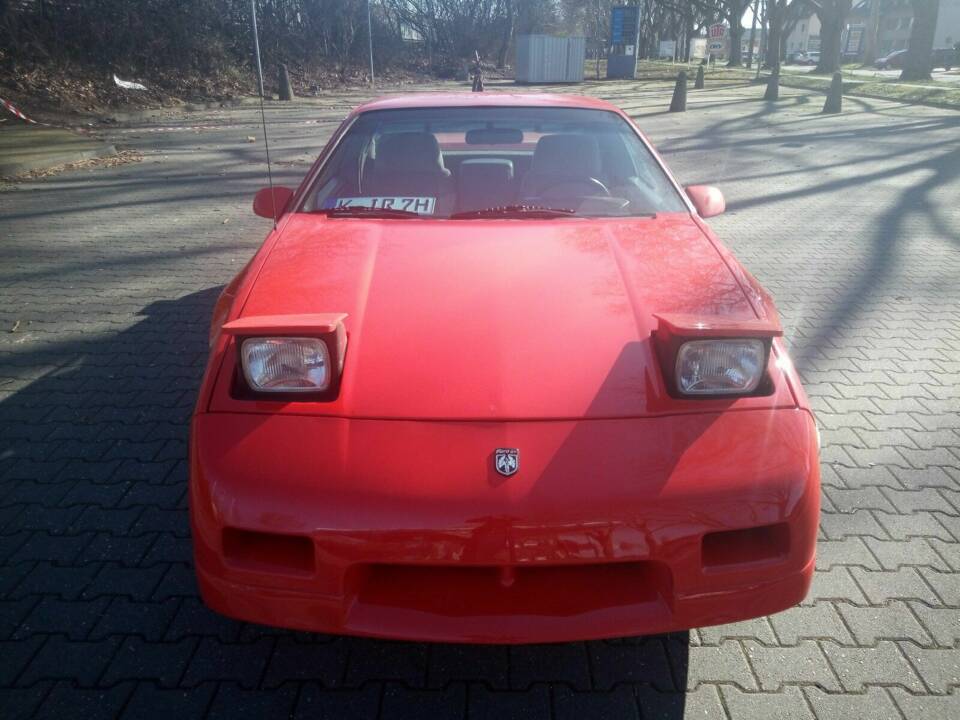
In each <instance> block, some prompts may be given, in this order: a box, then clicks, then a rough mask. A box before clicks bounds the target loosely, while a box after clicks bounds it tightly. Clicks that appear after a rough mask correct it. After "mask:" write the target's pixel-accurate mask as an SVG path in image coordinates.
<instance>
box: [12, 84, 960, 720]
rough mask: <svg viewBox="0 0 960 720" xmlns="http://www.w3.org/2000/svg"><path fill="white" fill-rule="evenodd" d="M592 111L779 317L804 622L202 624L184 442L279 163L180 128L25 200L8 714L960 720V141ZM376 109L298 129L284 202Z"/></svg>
mask: <svg viewBox="0 0 960 720" xmlns="http://www.w3.org/2000/svg"><path fill="white" fill-rule="evenodd" d="M448 87H450V86H448ZM491 89H492V90H497V89H498V88H496V87H495V86H494V87H492V88H491ZM408 90H409V88H404V89H403V91H404V92H406V91H408ZM557 90H558V89H557V88H551V91H557ZM582 90H583V91H585V92H588V93H593V94H598V95H601V96H604V97H607V98H609V99H611V100H613V101H614V102H616V103H618V104H620V105H622V106H624V107H626V108H627V109H628V110H629V111H630V112H632V113H633V114H634V115H635V116H636V117H637V118H638V119H639V121H640V123H641V125H642V126H643V127H644V128H645V129H646V130H647V132H648V134H649V135H650V137H651V138H652V139H653V141H654V142H655V143H657V145H658V146H659V147H660V149H661V150H662V151H663V153H664V155H665V156H666V158H667V160H668V162H669V163H670V164H671V165H672V166H673V168H674V169H675V171H676V172H677V174H678V176H679V177H680V179H681V180H682V181H683V182H685V183H698V182H711V183H716V184H717V185H719V186H721V187H722V189H723V190H724V191H725V193H726V195H727V199H728V207H729V211H728V212H727V214H726V215H724V216H722V217H720V218H717V219H716V221H715V222H713V226H714V227H715V228H716V230H717V231H718V233H719V234H720V235H721V236H722V237H724V238H725V239H726V241H727V242H728V243H729V244H730V246H731V247H732V248H733V249H734V251H735V252H736V253H737V254H738V256H739V257H740V258H741V259H742V260H743V261H744V262H745V264H746V265H747V267H749V268H750V269H751V270H752V271H753V273H754V274H756V275H757V276H758V277H759V278H760V280H761V281H762V282H763V283H764V284H765V285H766V286H767V287H768V288H769V289H770V290H771V292H772V293H773V294H774V296H775V297H776V300H777V302H778V304H779V307H780V309H781V311H782V313H783V316H784V320H785V323H786V326H787V332H788V337H789V340H790V342H791V344H792V348H793V353H794V359H795V361H796V362H797V364H798V366H799V368H800V369H801V371H802V373H803V376H804V378H805V381H806V383H807V389H808V391H809V393H810V395H811V397H812V399H813V402H814V404H815V407H816V410H817V413H818V418H819V423H820V426H821V429H822V435H823V520H822V526H821V531H820V543H819V559H818V565H817V572H816V580H815V582H814V585H813V589H812V591H811V593H810V595H809V597H808V598H807V600H806V601H805V602H804V603H803V604H802V605H801V606H799V607H797V608H795V609H793V610H790V611H787V612H784V613H781V614H778V615H775V616H772V617H769V618H760V619H758V620H754V621H750V622H744V623H738V624H736V625H727V626H721V627H712V628H701V629H696V630H692V631H690V632H689V633H681V634H676V635H671V636H666V637H650V638H624V639H622V640H616V641H605V642H588V643H572V644H564V645H557V646H521V647H509V648H508V647H496V646H495V647H470V646H459V645H430V644H421V643H400V642H377V641H372V640H361V639H349V638H339V637H327V636H319V635H313V634H307V633H294V632H287V631H283V630H277V629H273V628H267V627H259V626H255V625H250V624H245V623H238V622H234V621H231V620H227V619H224V618H222V617H218V616H216V615H214V614H212V613H211V612H209V611H207V610H206V609H204V608H203V606H202V605H201V603H200V602H199V600H198V597H197V590H196V585H195V583H194V579H193V577H192V569H191V559H190V539H189V532H188V523H187V513H186V499H185V496H186V463H185V454H186V440H187V432H186V431H187V420H188V417H189V415H190V411H191V405H192V403H193V400H194V395H195V392H196V387H197V383H198V380H199V377H200V374H201V372H202V368H203V363H204V359H205V353H206V341H207V323H208V318H209V313H210V309H211V306H212V303H213V301H214V299H215V297H216V295H217V292H218V289H219V288H220V287H221V286H222V285H223V284H225V283H226V282H227V281H228V280H229V279H230V278H231V276H232V275H233V274H234V273H235V272H236V271H237V270H238V269H239V268H240V267H241V266H242V264H243V263H244V262H245V261H246V259H247V258H248V257H249V256H250V255H251V253H252V252H253V250H254V248H255V247H256V245H257V244H258V242H259V241H260V240H261V239H262V237H263V235H264V234H265V231H266V229H267V228H266V224H265V221H262V220H260V219H257V218H255V217H253V216H252V214H251V212H250V211H249V203H250V198H251V195H252V193H253V191H254V190H255V189H256V188H257V187H259V186H260V185H262V184H263V173H262V165H261V152H262V144H261V143H260V142H259V141H257V142H253V143H251V142H248V141H247V137H248V136H251V135H252V136H255V137H256V136H257V135H258V125H257V121H256V115H255V111H254V110H253V109H251V108H241V109H232V110H223V111H207V112H204V113H202V114H195V115H190V116H183V117H181V116H176V115H168V116H166V117H161V118H158V119H157V120H156V121H155V122H150V123H142V124H141V125H138V126H134V127H131V128H117V129H116V130H113V131H110V132H107V133H106V139H108V140H110V141H111V142H115V143H119V144H121V145H127V146H132V147H135V148H137V149H140V150H142V151H143V152H144V153H145V157H144V160H143V161H142V162H141V163H136V164H128V165H121V166H118V167H113V168H101V169H94V170H81V171H76V172H71V173H67V174H63V175H60V176H57V177H52V178H48V179H46V180H43V181H35V182H31V183H26V184H19V185H15V186H10V187H7V188H5V189H4V191H3V192H0V241H2V242H0V331H2V332H0V567H2V571H0V717H2V718H4V719H5V720H13V718H20V717H57V718H73V717H76V718H95V717H109V718H113V717H123V718H148V717H164V718H169V717H177V718H178V719H182V720H186V719H187V718H193V717H209V718H219V717H230V718H242V717H256V718H267V717H271V718H272V717H288V716H290V717H298V718H301V717H303V718H305V717H319V718H385V719H386V718H405V717H416V718H448V717H449V718H470V719H471V720H473V719H474V718H486V717H496V718H498V719H501V720H505V719H506V718H511V717H518V718H520V717H522V718H556V719H558V720H559V719H561V718H638V717H643V718H671V719H676V718H731V719H735V718H763V719H767V718H783V719H787V718H812V717H816V718H820V719H821V720H827V719H828V718H843V719H844V720H853V719H856V718H864V719H865V720H866V719H869V720H879V719H881V718H934V719H941V718H943V719H948V718H958V717H960V688H958V685H960V646H958V641H960V449H958V448H960V393H958V388H960V203H958V201H957V198H958V197H960V132H958V130H960V114H957V113H953V112H950V111H946V110H936V109H930V108H918V107H909V106H903V105H897V104H893V103H884V102H879V101H864V100H857V99H852V98H847V99H846V100H845V105H846V109H845V112H844V114H842V115H840V116H823V115H820V114H819V112H818V111H819V108H820V103H821V102H822V96H816V95H813V96H811V95H807V94H804V93H802V92H798V91H791V90H785V91H784V98H783V99H782V100H781V101H780V102H779V103H777V104H776V105H775V106H771V105H768V104H766V103H763V102H762V101H760V100H759V99H758V98H759V95H760V94H761V93H762V89H761V88H754V87H742V86H741V87H732V86H730V87H722V86H721V87H708V88H707V90H706V91H703V92H699V91H691V94H690V101H689V107H690V110H689V111H688V112H687V113H685V114H683V115H676V114H673V115H669V114H667V113H664V112H663V108H665V107H666V105H667V104H668V102H669V87H668V86H667V85H666V84H641V83H630V84H627V83H619V84H613V83H610V84H596V83H588V84H586V85H585V86H583V88H582ZM565 91H568V90H565ZM368 94H369V93H367V92H365V91H354V92H350V93H348V92H343V93H331V94H329V95H328V96H325V97H323V98H321V99H319V100H313V101H299V102H297V103H294V104H293V105H291V106H287V107H285V108H283V109H279V108H278V107H276V106H271V108H270V110H269V113H270V116H271V117H272V119H273V133H274V137H273V143H272V146H273V151H274V156H275V158H276V159H277V160H278V163H277V167H276V168H275V169H276V171H277V174H278V180H279V181H280V182H287V183H294V182H296V180H297V179H298V178H299V177H300V176H301V175H302V174H303V172H304V170H305V168H306V163H307V162H308V161H309V160H310V159H311V158H312V157H313V156H315V155H316V153H317V152H318V150H319V148H320V147H321V146H322V144H323V142H324V141H325V139H326V138H327V137H328V136H329V134H330V132H331V131H332V129H333V128H334V127H335V125H336V123H337V122H338V121H339V119H340V118H342V116H343V115H344V114H345V112H346V110H347V109H348V108H349V107H351V106H352V105H354V104H355V103H356V102H358V101H359V100H361V99H363V98H364V97H366V96H367V95H368ZM154 130H156V132H154ZM15 327H16V330H15V331H13V329H14V328H15Z"/></svg>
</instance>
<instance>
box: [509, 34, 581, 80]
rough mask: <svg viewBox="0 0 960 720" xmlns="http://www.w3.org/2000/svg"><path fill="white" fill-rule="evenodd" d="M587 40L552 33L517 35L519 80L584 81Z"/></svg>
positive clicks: (517, 73)
mask: <svg viewBox="0 0 960 720" xmlns="http://www.w3.org/2000/svg"><path fill="white" fill-rule="evenodd" d="M586 54H587V39H586V38H584V37H554V36H552V35H519V36H517V62H516V64H515V67H516V81H517V82H518V83H564V82H566V83H572V82H583V70H584V62H585V61H586Z"/></svg>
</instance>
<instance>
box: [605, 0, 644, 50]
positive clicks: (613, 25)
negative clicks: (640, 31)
mask: <svg viewBox="0 0 960 720" xmlns="http://www.w3.org/2000/svg"><path fill="white" fill-rule="evenodd" d="M639 19H640V7H639V6H637V5H618V6H616V7H613V8H610V44H611V45H633V44H635V43H636V41H637V27H638V21H639Z"/></svg>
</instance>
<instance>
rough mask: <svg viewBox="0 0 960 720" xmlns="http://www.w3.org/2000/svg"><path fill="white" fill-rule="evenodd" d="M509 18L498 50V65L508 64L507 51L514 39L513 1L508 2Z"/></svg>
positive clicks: (504, 25) (504, 26)
mask: <svg viewBox="0 0 960 720" xmlns="http://www.w3.org/2000/svg"><path fill="white" fill-rule="evenodd" d="M506 7H507V20H506V22H505V23H504V24H503V35H502V36H501V38H500V49H499V50H498V51H497V67H498V68H503V66H504V65H506V64H507V53H508V52H509V51H510V41H511V40H512V39H513V18H514V11H513V3H512V2H508V3H507V4H506Z"/></svg>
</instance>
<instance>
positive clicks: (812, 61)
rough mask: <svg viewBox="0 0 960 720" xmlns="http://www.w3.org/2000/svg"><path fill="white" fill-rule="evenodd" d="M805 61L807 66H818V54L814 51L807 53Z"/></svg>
mask: <svg viewBox="0 0 960 720" xmlns="http://www.w3.org/2000/svg"><path fill="white" fill-rule="evenodd" d="M807 60H808V61H809V62H808V63H807V65H819V64H820V53H819V52H818V51H816V50H814V51H813V52H808V53H807Z"/></svg>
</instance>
